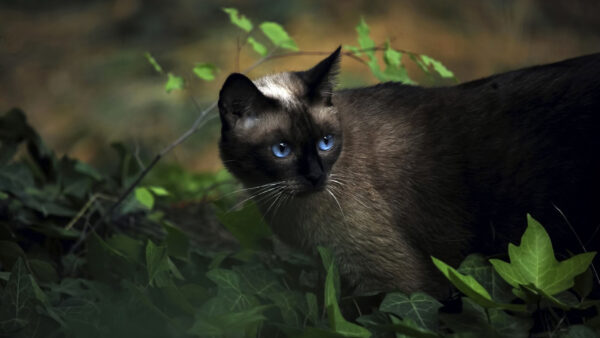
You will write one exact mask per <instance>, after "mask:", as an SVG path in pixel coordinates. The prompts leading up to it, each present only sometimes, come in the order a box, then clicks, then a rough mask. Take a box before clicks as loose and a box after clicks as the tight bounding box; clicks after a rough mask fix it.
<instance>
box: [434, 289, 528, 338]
mask: <svg viewBox="0 0 600 338" xmlns="http://www.w3.org/2000/svg"><path fill="white" fill-rule="evenodd" d="M462 308H463V311H462V313H460V314H441V315H440V317H441V319H442V321H443V322H444V324H446V325H447V326H448V327H449V328H450V329H452V331H453V332H454V333H456V334H457V335H458V336H461V337H462V336H467V337H468V336H471V337H498V338H512V337H515V338H521V337H522V338H526V337H529V330H531V327H532V326H533V321H532V320H531V318H529V317H517V316H510V315H508V314H507V313H506V312H504V311H502V310H500V309H487V310H486V309H485V308H483V307H481V306H480V305H478V304H477V303H475V302H474V301H473V300H472V299H470V298H463V307H462ZM486 311H487V312H486Z"/></svg>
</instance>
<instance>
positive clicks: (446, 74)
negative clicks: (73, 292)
mask: <svg viewBox="0 0 600 338" xmlns="http://www.w3.org/2000/svg"><path fill="white" fill-rule="evenodd" d="M421 61H423V64H424V65H425V66H426V67H430V66H431V67H433V70H435V71H436V72H437V73H438V74H440V76H441V77H443V78H445V79H453V78H454V73H452V72H451V71H450V70H449V69H448V68H446V66H444V65H443V64H442V63H441V62H440V61H438V60H435V59H434V58H432V57H430V56H427V55H425V54H421Z"/></svg>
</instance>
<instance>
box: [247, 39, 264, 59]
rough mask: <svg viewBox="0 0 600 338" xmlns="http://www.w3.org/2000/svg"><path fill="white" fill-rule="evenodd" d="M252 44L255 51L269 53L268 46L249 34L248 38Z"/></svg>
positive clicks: (262, 54) (261, 53)
mask: <svg viewBox="0 0 600 338" xmlns="http://www.w3.org/2000/svg"><path fill="white" fill-rule="evenodd" d="M246 41H248V43H249V44H250V46H252V49H254V51H255V52H257V53H258V54H259V55H260V56H265V55H267V47H265V46H264V45H263V44H262V43H260V42H258V41H256V40H255V39H254V38H253V37H251V36H249V37H248V39H247V40H246Z"/></svg>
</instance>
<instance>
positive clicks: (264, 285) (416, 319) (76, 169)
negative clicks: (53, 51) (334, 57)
mask: <svg viewBox="0 0 600 338" xmlns="http://www.w3.org/2000/svg"><path fill="white" fill-rule="evenodd" d="M224 11H225V12H226V14H228V15H229V16H230V20H231V21H232V23H233V24H234V25H236V26H237V27H239V28H240V29H242V30H243V31H244V32H245V34H247V39H246V40H247V41H248V43H249V44H250V46H251V47H252V48H253V49H254V50H255V51H256V52H257V53H258V54H260V55H263V56H264V55H268V53H269V52H267V49H266V47H265V45H266V43H267V42H268V43H270V44H271V45H272V46H273V47H272V48H273V49H272V50H271V52H272V51H273V50H276V49H280V48H281V49H288V50H292V51H293V50H296V49H297V46H296V44H295V42H294V41H293V40H292V39H291V38H290V37H289V35H288V34H287V33H286V32H285V30H284V29H283V28H282V27H281V26H280V25H278V24H275V23H272V22H263V23H261V24H259V25H258V26H257V27H259V28H260V31H261V32H262V33H263V35H264V36H260V37H259V36H256V35H254V36H251V35H252V34H254V33H255V32H258V31H257V30H256V29H255V26H254V25H253V24H252V22H251V21H250V20H249V19H248V18H246V17H244V16H243V15H240V14H239V13H238V11H237V10H235V9H232V8H227V9H224ZM357 31H358V34H359V46H360V47H347V49H349V50H351V52H352V53H353V54H354V55H355V56H359V57H362V56H363V55H364V56H366V58H367V61H366V62H367V64H368V66H369V67H370V68H371V70H372V71H373V73H374V74H375V76H377V77H378V78H380V79H382V80H383V78H386V79H387V80H399V81H403V82H406V83H410V82H411V81H412V80H411V79H410V78H409V77H408V75H407V73H406V69H405V68H404V64H403V63H402V57H403V55H408V56H409V58H410V59H411V60H413V61H414V62H416V63H417V65H419V66H421V67H422V68H423V70H424V71H427V72H430V71H431V69H433V70H434V71H435V72H437V74H438V75H439V76H441V77H452V76H453V75H452V73H451V72H449V71H448V70H447V69H446V68H445V67H443V65H441V63H439V62H437V61H435V60H433V59H431V58H429V57H427V56H425V55H420V54H414V53H409V52H405V51H399V50H395V49H393V48H392V47H391V45H390V43H389V42H388V43H386V44H385V45H384V47H383V48H382V52H383V61H384V63H385V65H386V68H385V70H381V69H380V68H379V66H378V63H377V58H376V54H375V50H371V49H370V48H374V47H375V44H374V42H373V40H371V39H370V37H369V35H368V34H369V29H368V26H367V24H366V22H365V21H364V20H361V22H360V24H359V26H358V27H357ZM256 39H261V41H263V40H264V44H263V42H259V41H258V40H256ZM251 41H252V42H251ZM146 58H147V59H148V61H149V62H150V64H151V65H152V67H153V68H154V69H155V70H156V71H157V72H158V73H160V74H163V75H165V76H167V82H166V83H167V84H166V88H167V91H169V90H176V89H181V88H182V87H183V86H184V82H183V79H182V78H181V77H178V76H175V75H173V74H171V73H168V72H167V73H165V71H164V70H163V68H162V67H161V66H160V64H159V63H158V62H157V61H156V60H155V59H154V58H153V57H152V56H151V55H150V54H146ZM193 72H194V73H195V74H196V76H197V77H199V78H200V79H203V80H212V79H214V78H215V74H216V72H217V68H216V67H214V66H213V65H211V64H208V63H199V64H196V66H195V67H194V69H193ZM113 149H114V150H115V157H116V159H115V160H111V161H110V162H111V163H114V166H113V168H112V170H109V171H108V172H106V173H103V172H101V171H99V170H97V169H95V168H93V167H92V166H90V165H87V164H85V163H83V162H80V161H78V160H74V159H71V158H68V157H66V156H63V157H58V156H56V154H54V153H53V152H52V151H51V150H50V149H48V148H47V147H46V146H45V145H44V142H43V141H42V140H41V138H40V137H39V135H38V134H37V133H36V132H35V130H33V128H31V126H30V125H29V124H28V123H27V121H26V118H25V114H24V113H23V112H21V111H20V110H18V109H13V110H11V111H9V112H7V113H5V114H4V115H1V116H0V336H9V337H81V336H85V337H138V336H143V337H253V336H260V337H276V336H289V337H394V336H395V337H407V336H413V337H441V336H452V337H481V336H490V337H527V336H529V335H530V334H536V335H537V336H555V335H559V336H561V337H563V336H564V337H579V336H581V337H594V336H597V335H598V334H599V333H600V316H599V315H598V312H599V311H600V305H599V303H598V301H595V300H591V299H589V295H590V292H591V288H592V287H591V285H592V274H591V273H590V272H589V271H590V270H589V269H588V266H589V265H590V262H591V260H592V258H593V253H586V254H582V255H577V256H574V257H572V258H570V259H567V260H565V261H562V262H558V261H556V259H555V258H554V252H553V250H552V245H551V242H550V239H549V238H548V235H547V234H546V232H545V230H544V228H543V227H542V226H541V225H540V224H539V223H537V222H536V221H535V220H533V218H531V217H529V218H528V220H529V226H528V228H527V230H526V231H525V234H524V235H523V238H522V241H521V244H520V246H515V245H512V244H511V246H510V247H509V252H508V254H509V258H510V262H509V263H508V262H504V261H501V260H498V259H492V260H490V261H488V260H487V259H486V258H485V257H483V256H481V255H471V256H468V257H467V258H466V259H465V261H464V262H463V263H462V264H461V266H460V267H458V268H457V269H454V268H453V267H451V266H449V265H447V264H445V263H444V262H442V261H441V260H439V259H436V258H432V259H433V262H434V264H435V265H436V266H437V267H438V268H439V269H440V271H441V272H442V273H443V275H444V276H446V277H447V278H448V279H449V281H450V282H451V283H452V284H453V285H454V286H455V287H456V289H457V290H459V291H460V292H462V294H463V296H462V298H460V297H454V299H451V300H450V301H444V302H440V301H438V300H436V299H434V298H432V297H431V296H429V295H427V294H424V293H414V294H411V295H407V294H403V293H401V292H390V293H387V294H381V295H376V296H374V297H367V296H364V295H355V294H347V293H346V292H344V290H342V285H343V283H342V282H341V281H340V276H339V274H338V271H337V268H336V262H335V258H334V256H333V255H332V253H331V252H329V251H328V250H327V249H326V248H319V254H320V262H319V259H317V258H316V257H313V256H308V255H306V254H304V253H301V252H297V251H295V250H294V249H292V248H288V247H286V246H284V245H282V244H281V243H279V241H278V240H277V239H276V238H274V237H273V236H272V234H271V232H270V231H269V229H268V227H266V225H265V223H264V221H263V220H262V217H261V215H260V213H259V212H258V210H257V208H256V206H255V205H254V204H252V203H251V202H248V203H243V202H244V199H243V197H240V196H239V195H236V194H235V193H234V192H235V191H236V190H237V189H238V188H239V187H238V186H237V185H236V184H235V183H234V182H233V181H232V178H231V176H230V175H229V174H227V173H226V172H225V171H221V172H219V173H216V174H194V173H190V172H187V171H185V170H183V169H181V168H179V167H177V166H174V165H162V166H158V167H156V168H155V169H153V170H152V172H151V174H150V175H149V176H148V177H146V178H145V180H144V181H142V183H141V184H140V185H139V186H136V188H135V189H134V190H133V194H131V195H128V196H127V197H126V198H125V199H124V200H123V202H122V203H120V204H118V205H117V204H115V202H116V201H118V200H119V197H120V196H123V195H122V194H123V192H124V191H125V190H126V189H127V188H128V187H129V186H130V185H131V183H132V182H134V181H135V180H136V178H137V177H139V175H140V173H141V172H142V171H143V170H144V168H142V167H141V166H140V164H139V162H138V161H136V159H135V156H134V155H133V154H132V153H131V151H129V149H127V148H126V147H125V146H124V145H122V144H114V145H113ZM116 205H117V207H114V206H116ZM190 205H205V206H207V208H209V209H207V210H209V211H208V212H209V213H211V216H214V220H215V222H218V226H219V227H220V228H222V229H226V230H227V232H228V233H229V234H230V235H231V236H233V237H234V238H235V241H236V243H237V245H236V246H235V247H234V248H226V249H219V250H211V249H209V248H207V247H205V246H203V245H201V244H199V243H198V242H197V241H196V240H195V239H194V233H193V232H191V231H189V230H184V229H183V228H182V227H180V226H179V224H177V222H175V221H174V220H173V216H176V214H178V213H180V212H181V211H182V209H183V208H185V207H186V206H190ZM240 205H241V208H239V207H238V206H240ZM173 210H175V213H172V211H173ZM174 214H175V215H174ZM194 221H196V222H197V223H198V222H200V221H198V219H194ZM208 227H209V224H196V229H195V230H194V232H199V233H201V234H203V233H202V231H206V229H204V228H208ZM490 262H491V264H490ZM457 295H458V294H457ZM365 299H367V300H369V301H370V303H371V304H372V305H371V306H370V307H369V306H359V305H358V303H359V302H361V301H363V300H365ZM381 299H383V300H382V301H380V300H381ZM356 307H359V308H360V309H359V313H358V314H356V313H355V312H354V309H355V308H356ZM573 314H575V316H573ZM566 318H568V319H566Z"/></svg>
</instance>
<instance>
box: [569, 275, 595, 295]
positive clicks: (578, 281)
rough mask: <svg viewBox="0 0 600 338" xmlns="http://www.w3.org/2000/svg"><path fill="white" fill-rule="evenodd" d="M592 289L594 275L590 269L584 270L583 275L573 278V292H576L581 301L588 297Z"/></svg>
mask: <svg viewBox="0 0 600 338" xmlns="http://www.w3.org/2000/svg"><path fill="white" fill-rule="evenodd" d="M593 288H594V274H593V273H592V269H589V268H588V269H587V270H585V272H584V273H582V274H581V275H579V276H577V277H575V285H573V290H575V292H577V294H578V295H579V297H581V298H582V299H584V298H586V297H587V296H589V294H590V293H591V292H592V290H593Z"/></svg>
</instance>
